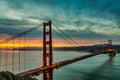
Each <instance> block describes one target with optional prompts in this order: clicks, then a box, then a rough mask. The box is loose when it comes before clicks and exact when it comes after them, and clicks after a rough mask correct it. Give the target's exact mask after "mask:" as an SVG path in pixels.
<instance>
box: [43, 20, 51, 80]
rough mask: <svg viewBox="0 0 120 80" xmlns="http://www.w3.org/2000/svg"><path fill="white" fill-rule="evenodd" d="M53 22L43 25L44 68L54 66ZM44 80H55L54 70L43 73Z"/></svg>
mask: <svg viewBox="0 0 120 80" xmlns="http://www.w3.org/2000/svg"><path fill="white" fill-rule="evenodd" d="M51 27H52V26H51V21H49V22H47V23H43V67H46V66H51V65H52V30H51ZM43 80H53V69H47V70H45V71H43Z"/></svg>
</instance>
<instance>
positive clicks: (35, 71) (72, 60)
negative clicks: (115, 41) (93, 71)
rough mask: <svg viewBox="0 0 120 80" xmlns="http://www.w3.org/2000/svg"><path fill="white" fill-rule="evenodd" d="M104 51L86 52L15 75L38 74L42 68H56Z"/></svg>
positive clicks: (41, 71)
mask: <svg viewBox="0 0 120 80" xmlns="http://www.w3.org/2000/svg"><path fill="white" fill-rule="evenodd" d="M105 53H106V51H100V52H95V53H91V54H87V55H84V56H80V57H76V58H72V59H68V60H65V61H61V62H58V63H54V64H52V65H51V66H46V67H40V68H36V69H33V70H28V71H25V72H22V73H19V74H17V75H20V76H26V75H30V76H38V75H39V74H42V73H43V71H44V70H47V69H58V68H60V67H63V66H66V65H68V64H71V63H74V62H77V61H80V60H83V59H86V58H89V57H92V56H96V55H99V54H105Z"/></svg>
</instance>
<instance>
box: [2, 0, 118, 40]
mask: <svg viewBox="0 0 120 80" xmlns="http://www.w3.org/2000/svg"><path fill="white" fill-rule="evenodd" d="M119 2H120V0H116V1H114V0H91V2H90V1H89V0H69V1H68V0H52V1H47V0H1V1H0V6H1V7H0V28H1V30H3V31H1V33H6V34H11V32H13V31H14V32H17V31H18V32H21V31H22V30H24V29H22V28H23V27H25V29H27V28H29V27H32V26H33V25H36V24H40V23H42V22H43V21H48V20H52V21H53V22H54V23H55V24H56V25H57V26H58V27H59V28H60V29H62V30H63V31H64V32H66V33H67V34H68V35H69V36H71V37H81V38H87V39H91V38H93V39H96V38H98V39H107V38H112V39H114V38H115V39H116V40H119V36H120V24H119V21H120V15H119V13H120V12H119V11H120V6H119V4H118V3H119ZM29 25H31V26H29ZM3 26H4V27H3ZM8 26H10V27H8ZM21 26H22V27H21ZM26 26H28V27H26ZM20 27H21V28H20ZM71 33H72V34H71ZM13 34H14V33H12V34H11V35H13Z"/></svg>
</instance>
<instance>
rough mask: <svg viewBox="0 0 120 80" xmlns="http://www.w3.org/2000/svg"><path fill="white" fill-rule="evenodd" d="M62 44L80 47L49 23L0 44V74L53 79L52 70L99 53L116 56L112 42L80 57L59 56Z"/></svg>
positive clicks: (70, 55)
mask: <svg viewBox="0 0 120 80" xmlns="http://www.w3.org/2000/svg"><path fill="white" fill-rule="evenodd" d="M64 44H66V45H67V46H69V47H73V46H74V47H79V46H80V44H79V43H78V42H76V41H75V40H74V39H73V38H71V37H70V36H68V35H67V34H66V33H65V32H64V31H62V30H61V29H60V28H59V27H58V26H57V25H56V24H55V23H52V22H51V21H49V22H44V23H42V24H39V25H37V26H34V27H32V28H29V29H28V30H25V31H23V32H21V33H18V34H16V35H14V36H12V37H10V38H7V39H5V40H3V41H1V42H0V71H10V72H12V73H14V74H17V75H20V76H39V75H40V74H43V80H53V73H54V69H58V68H61V67H63V66H66V65H68V64H71V63H74V62H76V61H80V60H83V59H86V58H89V57H92V56H96V55H100V54H109V56H110V57H112V56H115V55H116V49H114V48H113V47H112V40H109V41H108V46H107V48H105V49H103V50H101V51H97V52H94V53H91V54H86V55H82V56H81V55H77V56H76V55H75V54H73V53H72V52H71V53H72V54H71V53H69V54H63V53H65V51H63V53H59V51H60V50H61V49H60V48H61V47H66V46H64ZM71 51H72V50H71ZM78 51H79V50H78ZM66 55H67V56H68V57H65V56H66ZM31 65H33V66H31Z"/></svg>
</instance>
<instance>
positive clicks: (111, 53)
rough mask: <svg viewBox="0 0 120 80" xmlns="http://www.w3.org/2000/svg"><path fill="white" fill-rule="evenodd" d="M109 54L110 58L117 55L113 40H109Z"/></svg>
mask: <svg viewBox="0 0 120 80" xmlns="http://www.w3.org/2000/svg"><path fill="white" fill-rule="evenodd" d="M107 50H108V52H109V56H115V55H116V50H115V49H114V48H113V47H112V40H108V49H107Z"/></svg>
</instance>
